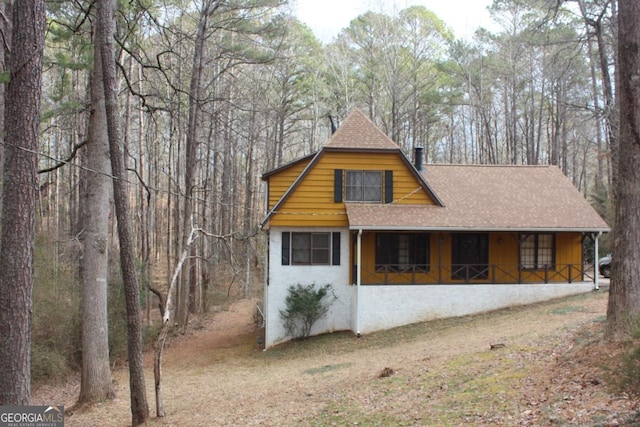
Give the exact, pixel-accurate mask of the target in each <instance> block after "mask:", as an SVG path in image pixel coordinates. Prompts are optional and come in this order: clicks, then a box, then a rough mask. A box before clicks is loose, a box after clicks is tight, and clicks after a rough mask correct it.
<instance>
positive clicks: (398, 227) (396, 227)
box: [349, 225, 611, 234]
mask: <svg viewBox="0 0 640 427" xmlns="http://www.w3.org/2000/svg"><path fill="white" fill-rule="evenodd" d="M349 229H350V230H358V231H363V230H364V231H473V232H481V231H482V232H502V233H507V232H514V231H517V232H528V233H598V234H602V233H609V232H611V229H610V228H580V227H578V228H567V227H561V228H524V227H495V228H483V227H420V226H403V225H393V226H385V225H373V226H362V225H352V226H350V227H349Z"/></svg>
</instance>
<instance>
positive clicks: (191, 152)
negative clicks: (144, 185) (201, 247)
mask: <svg viewBox="0 0 640 427" xmlns="http://www.w3.org/2000/svg"><path fill="white" fill-rule="evenodd" d="M214 4H215V5H217V3H216V2H212V1H210V0H203V4H202V11H201V12H200V21H199V22H198V32H197V34H196V40H195V46H194V53H193V68H192V70H191V83H190V85H189V119H188V120H189V123H188V129H187V141H186V145H187V147H186V150H187V153H186V161H185V181H184V186H185V201H184V211H183V213H182V221H183V224H182V232H183V233H184V234H183V239H182V246H183V247H185V245H186V242H187V239H188V235H187V230H190V229H191V228H192V226H193V224H192V223H191V221H192V220H193V212H195V211H196V209H194V204H195V201H194V199H193V190H194V188H195V185H196V177H197V176H198V174H197V159H196V156H197V130H198V124H199V116H200V115H199V113H200V101H201V97H202V73H203V68H204V48H205V41H206V32H207V22H208V19H209V16H210V14H211V13H213V11H214V9H215V7H216V6H214ZM194 264H195V261H194V259H193V258H190V259H188V260H187V265H186V267H185V269H184V273H183V275H182V279H183V280H182V282H181V284H180V288H179V292H178V304H177V307H176V310H177V311H176V322H177V323H178V328H180V329H184V328H186V326H187V323H188V321H189V308H190V307H192V306H193V304H192V300H191V298H192V296H193V295H192V291H193V290H194V288H195V283H194V281H195V280H197V279H196V275H195V265H194Z"/></svg>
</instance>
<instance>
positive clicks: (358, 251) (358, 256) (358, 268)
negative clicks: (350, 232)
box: [356, 230, 362, 337]
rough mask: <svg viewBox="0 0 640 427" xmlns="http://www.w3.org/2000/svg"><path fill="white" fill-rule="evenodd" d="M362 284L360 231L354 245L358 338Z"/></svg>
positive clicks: (358, 335) (357, 334)
mask: <svg viewBox="0 0 640 427" xmlns="http://www.w3.org/2000/svg"><path fill="white" fill-rule="evenodd" d="M361 283H362V230H358V239H357V243H356V336H357V337H360V284H361Z"/></svg>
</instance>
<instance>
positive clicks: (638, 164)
mask: <svg viewBox="0 0 640 427" xmlns="http://www.w3.org/2000/svg"><path fill="white" fill-rule="evenodd" d="M639 47H640V4H639V3H638V2H636V1H627V0H619V13H618V67H619V68H618V84H617V90H616V92H617V93H618V107H619V110H618V111H620V112H621V114H620V136H619V140H618V144H619V145H618V148H619V154H620V155H619V156H618V176H617V178H616V179H615V180H614V185H615V187H614V190H615V195H616V227H615V231H614V248H613V257H614V258H613V259H614V265H613V267H614V268H613V270H612V273H613V274H612V276H611V289H610V290H609V305H608V307H607V325H606V329H605V333H606V336H607V337H608V338H609V339H612V340H621V339H628V338H630V337H631V333H632V328H633V326H634V325H637V322H638V321H639V320H640V245H638V241H640V212H639V211H638V206H640V136H639V135H638V129H639V128H640V80H639V79H638V74H640V56H639V55H638V49H639Z"/></svg>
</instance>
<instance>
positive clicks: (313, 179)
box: [269, 151, 434, 227]
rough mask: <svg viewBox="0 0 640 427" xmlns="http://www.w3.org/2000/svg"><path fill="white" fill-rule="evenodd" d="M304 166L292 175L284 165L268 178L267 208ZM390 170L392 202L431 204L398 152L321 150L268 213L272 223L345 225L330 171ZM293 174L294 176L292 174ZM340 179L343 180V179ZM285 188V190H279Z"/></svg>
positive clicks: (308, 225)
mask: <svg viewBox="0 0 640 427" xmlns="http://www.w3.org/2000/svg"><path fill="white" fill-rule="evenodd" d="M305 166H306V165H299V166H297V169H299V172H298V174H297V175H295V172H294V170H293V167H292V168H288V169H286V170H283V171H281V172H278V173H276V174H274V175H273V176H270V177H269V208H272V207H273V206H275V204H276V203H277V202H278V201H279V200H280V198H282V196H283V195H284V194H285V193H286V191H287V190H288V189H289V187H290V186H291V185H292V184H293V183H294V181H295V179H296V178H297V176H298V175H300V173H301V172H302V170H303V169H304V167H305ZM336 169H341V170H375V171H383V172H384V171H387V170H391V171H393V199H394V203H406V204H425V205H430V204H433V203H434V202H433V200H431V198H430V197H429V195H428V194H426V193H425V192H424V190H423V189H422V188H420V183H419V182H418V180H417V179H416V177H415V176H414V175H413V174H412V173H411V171H410V170H409V169H408V168H407V164H406V162H405V161H404V160H403V159H402V157H401V154H400V153H399V152H395V151H394V152H388V153H362V152H335V151H327V152H324V153H323V154H322V155H321V157H320V158H318V159H317V162H316V163H315V164H314V165H313V166H312V168H311V169H310V170H309V171H307V174H306V175H305V176H304V177H303V179H302V181H301V182H300V183H299V184H298V185H297V187H296V188H295V189H294V190H293V191H292V193H291V194H289V195H288V196H287V198H286V200H285V201H284V203H282V204H281V205H280V207H279V208H278V210H277V211H276V212H275V214H274V215H273V216H272V218H271V220H270V223H271V225H272V226H288V227H346V226H348V225H349V223H348V219H347V215H346V208H345V205H344V203H335V202H334V171H335V170H336ZM294 175H295V176H294ZM343 182H344V180H343ZM285 187H286V189H285V190H283V189H284V188H285Z"/></svg>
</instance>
